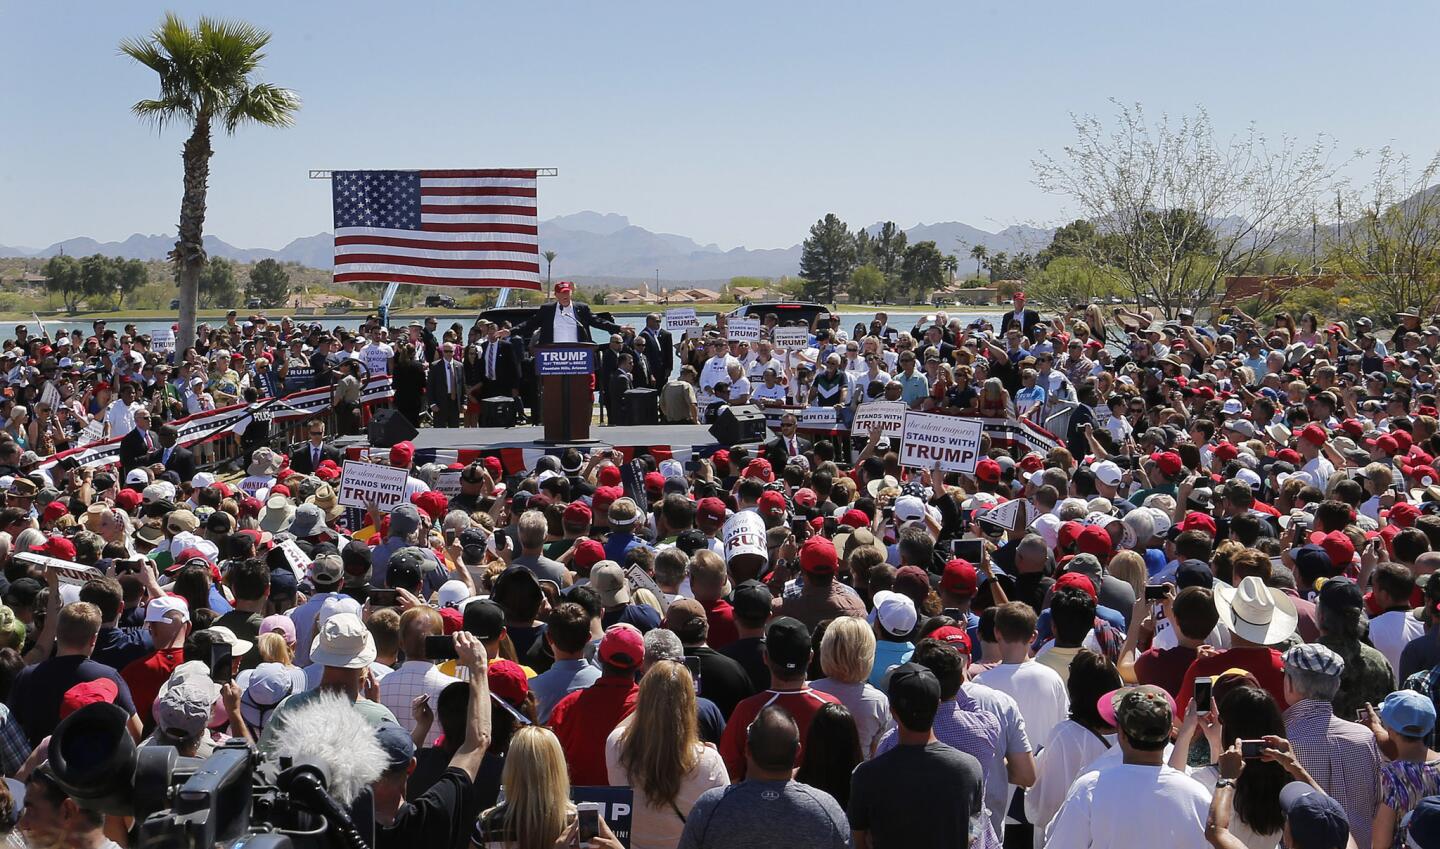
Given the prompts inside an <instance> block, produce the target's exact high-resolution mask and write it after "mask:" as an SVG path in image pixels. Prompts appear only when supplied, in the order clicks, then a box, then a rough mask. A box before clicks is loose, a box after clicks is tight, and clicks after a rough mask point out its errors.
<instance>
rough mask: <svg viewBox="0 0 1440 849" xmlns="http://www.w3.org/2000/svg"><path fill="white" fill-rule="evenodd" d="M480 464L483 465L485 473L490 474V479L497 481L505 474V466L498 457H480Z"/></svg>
mask: <svg viewBox="0 0 1440 849" xmlns="http://www.w3.org/2000/svg"><path fill="white" fill-rule="evenodd" d="M480 462H482V463H484V464H485V471H487V472H489V473H490V477H491V478H494V479H497V480H498V479H499V478H500V476H501V475H503V474H504V473H505V465H504V464H503V463H501V462H500V458H499V457H494V456H491V457H482V458H481V460H480Z"/></svg>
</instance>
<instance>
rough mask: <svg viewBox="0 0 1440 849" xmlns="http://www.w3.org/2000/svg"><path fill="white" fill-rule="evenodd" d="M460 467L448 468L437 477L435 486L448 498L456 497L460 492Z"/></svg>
mask: <svg viewBox="0 0 1440 849" xmlns="http://www.w3.org/2000/svg"><path fill="white" fill-rule="evenodd" d="M460 472H461V470H460V469H446V470H445V471H443V472H441V473H440V475H439V476H438V477H436V478H435V488H436V489H437V490H439V491H440V492H441V493H443V494H444V495H445V497H446V498H454V497H455V496H457V495H459V494H460Z"/></svg>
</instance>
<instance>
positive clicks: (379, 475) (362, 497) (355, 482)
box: [338, 460, 410, 513]
mask: <svg viewBox="0 0 1440 849" xmlns="http://www.w3.org/2000/svg"><path fill="white" fill-rule="evenodd" d="M409 477H410V475H409V474H408V473H407V472H406V471H405V470H404V469H397V468H395V467H394V466H380V465H376V464H375V463H361V462H358V461H355V460H346V461H345V465H344V466H343V467H342V468H341V470H340V491H339V493H338V501H339V503H341V504H344V505H347V506H350V507H364V506H366V505H367V504H370V503H371V502H374V504H375V506H376V508H378V509H379V510H380V512H381V513H388V512H389V511H390V510H391V508H393V507H397V506H399V505H400V504H401V503H403V502H404V500H405V482H406V480H407V479H408V478H409Z"/></svg>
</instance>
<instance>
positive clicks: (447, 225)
mask: <svg viewBox="0 0 1440 849" xmlns="http://www.w3.org/2000/svg"><path fill="white" fill-rule="evenodd" d="M531 214H532V215H533V214H534V212H533V211H532V212H531ZM420 229H421V230H425V231H428V232H430V233H515V234H517V235H521V236H538V235H540V228H539V227H537V226H535V225H534V224H453V223H451V222H448V221H446V222H440V221H422V222H421V223H420Z"/></svg>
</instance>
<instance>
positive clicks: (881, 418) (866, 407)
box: [850, 401, 905, 436]
mask: <svg viewBox="0 0 1440 849" xmlns="http://www.w3.org/2000/svg"><path fill="white" fill-rule="evenodd" d="M904 422H905V404H904V403H903V402H901V401H871V402H870V403H868V404H861V405H860V407H859V408H858V409H856V410H855V421H854V423H852V424H851V425H850V429H851V430H852V431H854V432H855V434H856V435H861V434H864V435H866V436H869V435H870V431H872V430H874V429H875V428H877V427H878V428H880V429H881V435H883V436H899V435H900V431H901V428H902V426H903V424H904Z"/></svg>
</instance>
